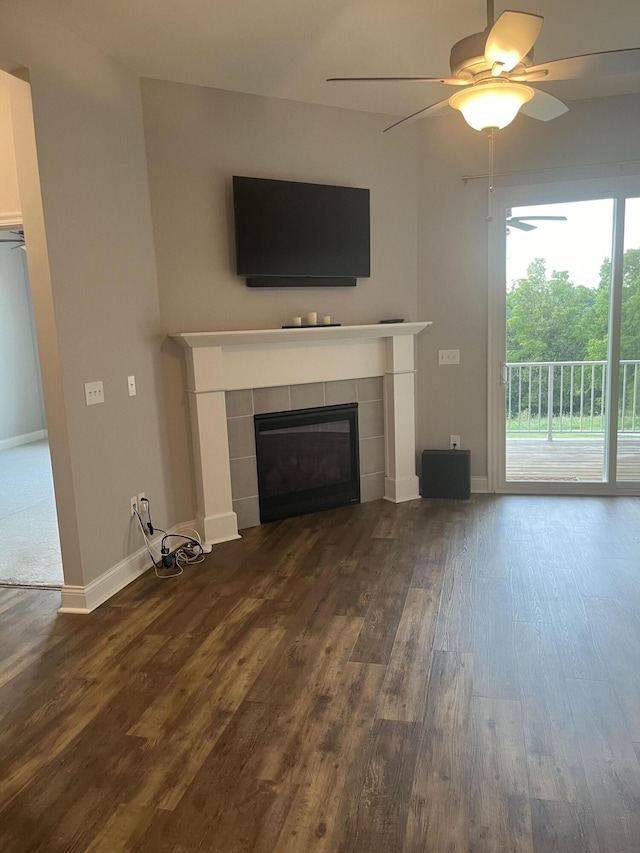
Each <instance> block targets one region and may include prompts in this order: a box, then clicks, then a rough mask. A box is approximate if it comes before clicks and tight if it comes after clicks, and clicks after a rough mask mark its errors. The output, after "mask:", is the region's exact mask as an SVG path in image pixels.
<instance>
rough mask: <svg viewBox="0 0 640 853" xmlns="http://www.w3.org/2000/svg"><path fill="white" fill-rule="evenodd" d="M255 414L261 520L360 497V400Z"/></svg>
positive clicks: (347, 501) (332, 505)
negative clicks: (358, 402)
mask: <svg viewBox="0 0 640 853" xmlns="http://www.w3.org/2000/svg"><path fill="white" fill-rule="evenodd" d="M254 420H255V432H256V455H257V465H258V494H259V500H260V520H261V521H273V520H275V519H278V518H287V517H288V516H292V515H302V514H304V513H307V512H316V511H318V510H322V509H329V508H330V507H336V506H344V505H345V504H351V503H359V502H360V465H359V454H358V404H357V403H347V404H345V405H341V406H323V407H321V408H311V409H296V410H294V411H291V412H269V413H267V414H262V415H255V418H254Z"/></svg>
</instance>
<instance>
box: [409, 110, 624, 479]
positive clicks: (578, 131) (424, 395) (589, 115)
mask: <svg viewBox="0 0 640 853" xmlns="http://www.w3.org/2000/svg"><path fill="white" fill-rule="evenodd" d="M418 128H419V133H420V138H419V149H418V198H419V241H418V245H419V260H418V270H419V285H418V314H419V315H420V317H421V318H425V319H429V320H433V322H434V325H433V329H432V333H431V334H430V335H429V336H424V335H423V336H422V337H421V338H420V339H419V342H418V347H419V358H418V377H419V383H420V391H421V393H420V396H419V415H418V446H419V448H426V447H434V448H438V447H447V446H448V439H449V435H450V434H452V433H454V434H457V435H460V436H461V441H462V446H463V447H465V448H469V449H471V460H472V462H471V466H472V475H473V476H476V477H486V476H487V452H486V451H487V308H488V279H487V246H488V240H487V222H486V216H487V181H484V180H480V181H470V182H468V183H467V184H466V185H465V184H464V183H463V181H462V180H461V178H462V176H463V175H474V174H486V173H487V170H488V147H487V139H486V137H485V135H484V134H480V133H477V132H476V131H474V130H472V129H471V128H469V127H468V126H467V125H466V124H465V123H464V121H463V119H462V118H461V117H460V116H458V115H451V116H450V117H446V118H437V119H434V120H433V121H425V122H422V123H421V124H420V125H418ZM638 138H640V96H636V95H628V96H623V97H617V98H597V99H593V100H585V101H576V102H573V103H572V104H570V110H569V112H568V113H566V114H565V115H563V116H561V117H560V118H558V119H555V120H554V121H551V122H546V123H544V122H536V121H533V120H532V119H528V118H526V117H525V116H520V117H518V118H517V119H516V120H515V121H514V123H513V124H512V125H511V126H510V127H508V128H506V129H505V130H503V131H499V132H498V133H497V134H496V143H495V169H496V172H502V171H519V170H527V171H528V172H530V170H534V169H536V170H540V171H537V172H535V173H528V174H523V175H514V176H512V177H510V178H498V179H496V182H495V185H496V187H500V186H505V185H512V186H522V185H527V184H534V183H555V182H560V181H567V180H571V181H573V180H579V179H586V178H591V177H599V176H600V175H602V176H608V175H620V174H625V172H626V173H627V174H629V173H631V172H633V171H635V172H636V173H639V172H640V162H635V163H628V164H626V165H622V166H619V165H617V164H618V163H621V162H622V161H626V160H633V159H634V158H636V159H637V158H639V157H640V153H639V151H638V144H637V140H638ZM600 162H613V163H614V165H613V166H603V167H597V166H594V165H592V164H596V163H600ZM576 164H584V167H583V168H576ZM556 167H560V168H556ZM454 347H459V348H460V354H461V364H460V366H459V367H438V366H437V350H438V349H439V348H454Z"/></svg>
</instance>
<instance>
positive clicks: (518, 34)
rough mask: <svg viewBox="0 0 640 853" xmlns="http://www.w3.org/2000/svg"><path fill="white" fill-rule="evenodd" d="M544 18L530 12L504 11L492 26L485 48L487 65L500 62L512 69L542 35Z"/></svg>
mask: <svg viewBox="0 0 640 853" xmlns="http://www.w3.org/2000/svg"><path fill="white" fill-rule="evenodd" d="M543 20H544V18H542V17H541V16H540V15H531V14H529V13H528V12H503V13H502V14H501V15H500V17H499V18H498V20H497V21H496V22H495V24H494V25H493V26H492V27H491V29H490V31H489V35H488V36H487V43H486V46H485V49H484V55H485V59H486V61H487V65H488V66H489V67H490V68H491V67H492V66H493V65H495V64H496V63H498V64H499V65H501V66H502V69H501V70H503V71H511V69H512V68H515V67H516V65H517V64H518V63H519V62H520V60H521V59H522V58H523V57H524V56H526V55H527V54H528V53H529V51H530V50H531V48H532V47H533V45H534V44H535V42H536V39H537V38H538V36H539V35H540V30H541V29H542V22H543Z"/></svg>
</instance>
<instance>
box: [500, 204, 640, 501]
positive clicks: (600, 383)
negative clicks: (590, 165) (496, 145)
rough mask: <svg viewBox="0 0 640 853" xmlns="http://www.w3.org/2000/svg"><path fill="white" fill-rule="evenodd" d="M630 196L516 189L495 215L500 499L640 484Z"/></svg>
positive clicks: (634, 207)
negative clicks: (503, 493)
mask: <svg viewBox="0 0 640 853" xmlns="http://www.w3.org/2000/svg"><path fill="white" fill-rule="evenodd" d="M572 189H573V188H572ZM639 189H640V188H636V187H633V188H631V187H627V188H626V191H621V190H620V189H619V188H615V191H610V192H601V191H599V192H597V193H595V192H594V194H593V195H592V196H591V197H589V194H588V191H585V192H584V193H583V194H582V196H581V197H573V198H572V197H571V194H570V193H569V194H568V195H567V196H566V197H565V198H562V191H561V190H560V188H557V189H556V191H555V192H554V198H553V199H552V200H545V199H544V189H542V188H534V189H533V190H531V189H530V190H528V191H527V190H523V189H522V188H521V189H520V190H517V189H515V188H514V189H512V190H510V191H508V192H507V191H505V192H504V193H502V196H501V200H503V202H502V203H503V204H504V207H503V206H502V204H497V205H495V207H494V211H495V213H494V222H493V223H492V224H491V227H490V240H491V239H492V238H493V240H495V245H493V246H492V245H491V243H490V284H491V286H492V288H493V291H492V293H493V300H492V312H491V316H492V323H491V325H490V352H491V355H490V362H489V392H490V401H489V405H490V459H491V460H492V471H491V474H492V479H493V486H494V488H496V490H498V491H513V492H517V491H520V492H523V491H527V492H544V493H555V492H557V493H561V492H564V493H566V492H575V493H580V492H582V493H603V492H604V493H616V492H617V491H627V492H629V491H634V490H636V489H637V488H640V191H639ZM630 190H631V191H630ZM633 190H635V194H633ZM573 192H574V194H575V190H573ZM547 193H548V190H547ZM501 232H502V233H501ZM491 259H493V262H491Z"/></svg>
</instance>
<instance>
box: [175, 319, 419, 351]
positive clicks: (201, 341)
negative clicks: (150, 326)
mask: <svg viewBox="0 0 640 853" xmlns="http://www.w3.org/2000/svg"><path fill="white" fill-rule="evenodd" d="M431 325H432V323H431V322H428V321H425V322H420V323H374V324H371V325H361V326H301V327H300V328H295V329H246V330H239V331H230V332H182V333H180V334H175V335H171V336H170V337H172V338H173V340H175V341H176V342H177V343H179V344H180V346H183V347H185V349H193V348H196V347H230V346H251V345H252V344H256V345H264V344H276V345H278V344H289V343H300V342H302V341H304V342H307V341H310V342H312V343H313V342H319V341H340V340H354V339H357V338H393V337H400V336H403V335H417V334H419V333H420V332H421V331H422V330H423V329H425V328H426V327H427V326H431Z"/></svg>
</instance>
